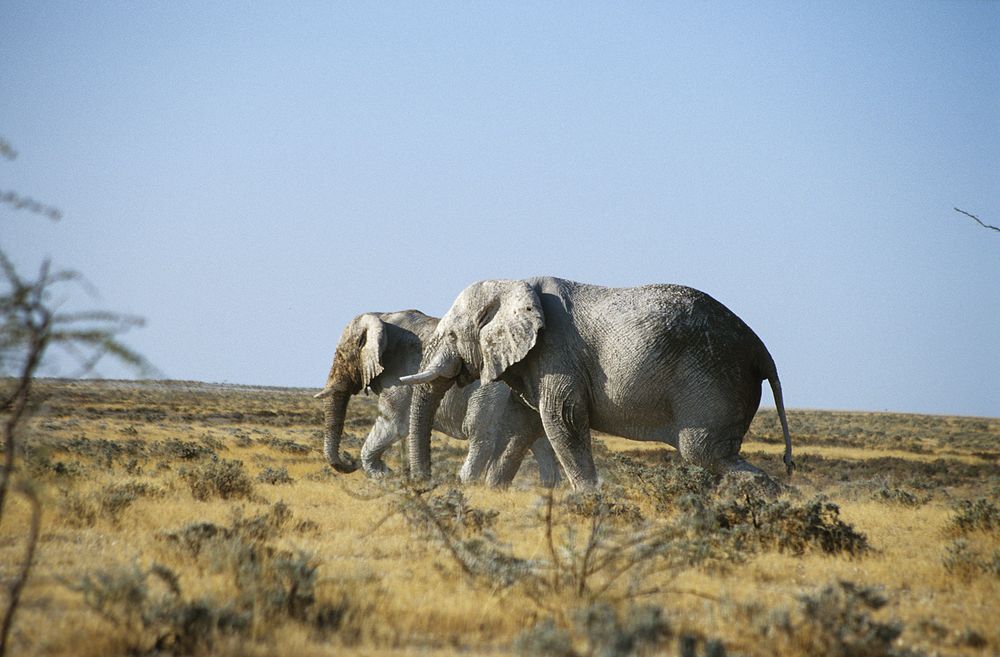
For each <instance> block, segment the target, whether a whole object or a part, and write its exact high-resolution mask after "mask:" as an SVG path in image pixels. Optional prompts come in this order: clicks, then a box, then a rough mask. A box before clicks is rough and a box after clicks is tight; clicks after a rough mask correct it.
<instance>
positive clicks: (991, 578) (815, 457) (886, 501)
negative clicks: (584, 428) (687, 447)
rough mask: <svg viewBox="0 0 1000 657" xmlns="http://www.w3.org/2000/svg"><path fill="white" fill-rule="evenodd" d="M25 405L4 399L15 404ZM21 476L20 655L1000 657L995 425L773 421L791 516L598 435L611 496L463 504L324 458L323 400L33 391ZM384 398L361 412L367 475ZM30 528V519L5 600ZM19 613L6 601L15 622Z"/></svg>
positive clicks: (980, 421)
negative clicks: (372, 432) (370, 434)
mask: <svg viewBox="0 0 1000 657" xmlns="http://www.w3.org/2000/svg"><path fill="white" fill-rule="evenodd" d="M8 383H9V382H4V381H0V385H6V384H8ZM35 392H36V393H37V394H36V398H37V400H38V401H37V402H36V405H35V407H34V408H33V414H32V417H31V420H30V422H28V423H27V424H26V425H25V426H24V428H23V430H22V431H21V433H20V435H19V436H18V441H19V442H18V453H17V465H16V468H17V470H16V471H17V473H18V477H19V478H22V479H30V481H32V482H33V486H34V488H35V490H36V491H37V494H38V498H39V500H40V502H41V508H42V515H41V531H40V534H39V541H38V545H37V551H36V554H35V559H34V567H33V569H32V571H31V574H30V577H29V579H28V580H27V585H26V588H25V589H24V592H23V596H22V599H21V603H20V606H19V608H18V610H17V614H16V617H15V619H14V628H13V632H12V634H11V646H10V647H11V652H10V654H13V655H32V656H34V655H46V656H48V655H53V656H60V655H66V656H69V655H73V656H74V657H97V656H103V655H175V654H176V655H222V656H226V655H296V656H297V657H309V656H312V655H316V656H319V655H340V654H354V655H409V654H418V655H429V656H437V655H441V656H444V655H521V656H533V655H559V656H565V657H571V656H574V655H576V656H581V657H583V656H589V655H595V656H598V655H599V656H611V655H615V656H626V655H685V656H688V655H698V656H701V655H705V656H706V657H708V656H714V657H719V656H721V655H731V656H732V655H748V656H749V655H761V656H763V655H768V656H772V655H789V656H799V655H802V656H805V655H843V656H848V655H852V656H853V655H858V656H865V655H914V656H918V655H996V654H1000V622H998V619H1000V508H998V504H1000V465H998V459H1000V419H985V418H962V417H941V416H916V415H899V414H888V413H878V414H874V413H848V412H826V411H806V410H799V411H796V410H792V411H790V412H789V424H790V428H791V431H792V437H793V443H794V447H795V461H796V463H797V466H798V468H797V470H796V472H795V474H794V476H793V477H792V478H790V479H789V478H788V477H786V476H785V474H784V466H783V464H782V462H781V454H782V450H783V443H782V438H781V431H780V428H779V426H778V422H777V417H776V415H775V413H774V412H773V411H769V410H767V409H762V410H761V411H760V412H759V413H758V415H757V418H756V419H755V420H754V423H753V426H752V428H751V431H750V434H749V435H748V436H747V439H746V441H745V442H744V445H743V453H744V456H745V457H746V458H747V459H748V460H750V461H751V462H752V463H754V464H755V465H757V466H759V467H761V468H762V469H764V470H765V471H766V472H768V473H769V474H770V475H771V476H772V477H773V478H774V479H775V480H776V481H778V482H780V483H781V487H782V490H781V492H780V493H778V494H777V495H776V496H773V495H764V494H762V492H761V491H759V490H756V489H753V488H750V487H747V486H746V485H745V484H744V483H742V482H740V481H736V480H729V479H723V480H720V479H718V478H717V477H714V476H712V475H711V474H710V473H708V472H705V471H703V470H701V469H699V468H697V467H694V466H690V465H687V464H685V463H683V462H682V461H681V460H680V459H679V458H678V456H677V454H676V452H674V451H673V450H672V449H671V448H669V447H667V446H664V445H652V444H645V443H637V442H631V441H626V440H621V439H618V438H613V437H609V436H603V435H598V436H595V446H594V451H595V459H596V462H597V467H598V471H599V473H600V475H601V479H602V484H601V486H600V488H599V489H598V490H597V491H594V492H587V493H575V492H573V491H571V490H569V489H568V487H567V486H566V484H565V482H564V483H562V484H561V485H560V486H559V487H557V488H556V489H555V490H553V491H549V490H547V489H544V488H541V487H540V486H538V483H537V482H538V476H537V469H536V468H535V465H534V463H533V462H532V461H531V459H530V458H529V459H526V461H525V464H524V466H523V467H522V469H521V472H520V473H519V474H518V476H517V478H516V479H515V481H514V484H513V486H511V487H510V488H509V489H507V490H502V491H497V490H492V489H488V488H485V487H483V486H481V485H475V484H472V485H462V484H461V483H460V482H459V481H458V480H457V478H456V473H457V472H458V469H459V466H460V464H461V462H462V459H463V458H464V455H465V444H464V443H463V442H461V441H457V440H453V439H450V438H446V437H444V436H441V435H437V434H435V437H434V441H433V443H432V454H433V468H434V480H433V482H432V483H430V484H420V485H417V484H411V483H409V482H407V481H406V479H405V478H404V477H403V476H402V474H401V473H402V472H403V470H404V468H403V467H402V463H403V462H404V461H403V458H404V454H403V452H402V447H401V446H400V447H394V448H392V449H391V450H390V453H389V454H388V455H387V459H386V461H387V463H388V464H389V465H390V467H392V468H393V473H392V474H391V475H390V476H388V477H387V478H385V479H383V480H380V481H376V480H371V479H367V478H365V477H364V476H363V475H362V474H361V472H360V471H359V472H356V473H353V474H350V475H344V474H337V473H335V472H334V471H333V470H331V469H330V468H329V467H328V466H327V465H326V463H325V462H324V460H323V458H322V454H321V443H322V430H321V425H322V409H321V404H320V402H319V401H317V400H314V399H312V396H311V393H312V392H315V391H313V390H303V389H278V388H251V387H241V386H220V385H209V384H201V383H185V382H114V381H70V380H40V381H37V382H36V384H35ZM374 416H375V404H374V398H371V397H368V398H365V397H363V396H362V397H357V398H355V399H354V400H352V402H351V406H350V409H349V415H348V421H347V426H346V429H345V441H344V445H343V447H344V448H345V451H347V452H348V453H350V454H353V455H354V456H356V455H357V453H358V449H359V447H360V444H361V441H362V440H363V438H364V436H365V434H366V433H367V431H368V429H369V427H370V426H371V423H372V421H373V419H374ZM30 519H31V506H30V505H29V503H28V501H27V498H26V497H25V496H23V495H12V496H11V497H10V499H9V501H8V510H7V512H6V514H5V518H4V522H3V525H2V527H0V580H2V583H3V584H4V586H3V589H4V591H6V590H7V588H8V584H9V583H10V582H11V581H13V580H14V579H15V578H16V573H17V571H18V569H19V567H20V563H21V561H22V559H23V555H24V550H25V546H26V542H27V539H28V535H29V533H30V532H29V526H30ZM4 608H6V604H5V605H4Z"/></svg>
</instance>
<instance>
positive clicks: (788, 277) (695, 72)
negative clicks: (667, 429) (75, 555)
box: [0, 0, 1000, 416]
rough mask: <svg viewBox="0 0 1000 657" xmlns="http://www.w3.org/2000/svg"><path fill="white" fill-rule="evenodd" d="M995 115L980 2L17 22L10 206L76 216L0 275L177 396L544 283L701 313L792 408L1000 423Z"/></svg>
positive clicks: (103, 8) (5, 183) (59, 10)
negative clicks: (609, 289)
mask: <svg viewBox="0 0 1000 657" xmlns="http://www.w3.org/2000/svg"><path fill="white" fill-rule="evenodd" d="M288 5H291V6H288ZM998 117H1000V3H995V2H947V3H946V2H940V3H938V2H899V3H895V2H891V3H887V2H858V3H852V2H847V3H844V2H831V3H823V2H808V3H787V2H778V3H768V2H763V3H737V2H722V3H714V2H713V3H628V4H624V5H622V4H621V3H604V2H600V3H579V2H572V3H569V2H567V3H517V2H512V3H487V2H472V3H470V2H456V3H403V2H392V3H388V2H387V3H330V2H318V3H315V4H311V3H250V4H246V3H223V2H218V3H204V2H190V3H188V2H171V3H159V4H156V3H117V2H114V3H104V2H88V3H80V2H67V3H52V2H44V1H37V0H35V1H31V2H17V1H11V0H5V1H4V2H3V3H0V136H3V137H4V138H5V139H6V140H8V141H9V142H10V143H11V144H12V145H13V146H14V147H15V148H16V149H17V151H18V153H19V157H18V158H17V159H16V160H15V161H13V162H7V161H0V190H8V189H13V190H16V191H18V192H19V193H21V194H25V195H30V196H33V197H35V198H39V199H42V200H44V201H45V202H47V203H50V204H53V205H55V206H58V207H59V208H60V209H61V210H62V211H63V212H64V214H65V218H64V219H63V220H62V221H60V222H58V223H53V222H50V221H48V220H45V219H42V218H40V217H38V216H35V215H31V214H26V213H24V212H15V211H13V210H11V209H10V208H9V207H7V206H0V247H2V248H3V249H4V250H5V251H6V252H7V253H8V254H9V255H10V256H11V257H12V259H13V260H14V261H15V262H16V263H17V264H18V265H19V266H21V267H22V268H23V269H25V270H29V269H34V268H35V267H36V266H37V263H38V262H39V261H40V260H41V259H42V258H43V257H44V256H46V255H50V256H51V257H52V258H53V260H54V261H55V262H56V263H57V264H58V265H61V266H63V267H70V268H74V269H78V270H80V271H82V272H84V274H85V275H86V276H87V278H88V280H89V281H91V282H92V283H93V284H94V285H95V286H96V287H97V288H98V289H99V290H100V293H101V296H100V298H98V299H91V298H86V297H85V296H84V297H83V298H82V299H80V300H68V301H67V304H70V305H72V304H74V303H80V304H82V305H87V306H99V307H104V308H110V309H114V310H118V311H123V312H129V313H135V314H138V315H142V316H144V317H145V318H146V319H147V322H148V323H147V326H146V327H145V328H143V329H141V330H139V331H136V332H134V333H130V334H129V335H128V336H127V339H126V341H127V342H128V343H129V344H130V345H131V346H133V347H135V348H137V349H138V350H140V351H142V352H143V353H144V354H145V355H146V356H147V357H148V358H149V359H150V360H151V361H152V362H153V363H154V364H155V365H156V366H158V367H159V368H160V370H162V372H163V373H164V374H165V375H166V376H168V377H170V378H178V379H196V380H203V381H218V382H222V381H226V382H231V383H247V384H264V385H289V386H317V387H318V386H320V385H322V383H323V380H324V377H325V374H326V371H327V368H328V367H329V361H330V359H331V357H332V354H333V348H334V346H335V344H336V341H337V339H338V338H339V335H340V332H341V330H342V328H343V326H344V324H345V323H346V322H347V321H348V320H349V319H350V318H351V317H353V316H354V315H356V314H358V313H360V312H365V311H371V310H396V309H401V308H410V307H416V308H420V309H422V310H424V311H425V312H428V313H430V314H436V315H440V314H443V313H444V311H445V310H447V308H448V307H449V306H450V304H451V301H452V300H453V299H454V297H455V296H456V295H457V293H458V292H459V291H461V289H462V288H463V287H465V286H466V285H467V284H469V283H471V282H473V281H475V280H479V279H484V278H524V277H529V276H534V275H541V274H547V275H556V276H561V277H564V278H571V279H575V280H580V281H586V282H592V283H599V284H605V285H613V286H627V285H635V284H644V283H652V282H673V283H683V284H687V285H691V286H693V287H697V288H699V289H702V290H704V291H706V292H708V293H710V294H712V295H713V296H715V297H716V298H718V299H719V300H721V301H722V302H723V303H725V304H726V305H728V306H729V307H730V308H731V309H733V310H734V311H735V312H736V313H737V314H739V315H740V316H741V317H743V318H744V319H745V320H746V321H747V322H748V323H749V324H750V325H751V326H752V327H753V328H754V330H755V331H756V332H757V333H758V334H759V335H760V336H761V337H762V338H763V339H764V341H765V343H766V344H767V345H768V347H769V349H770V350H771V353H772V355H773V356H774V358H775V360H776V362H777V364H778V368H779V372H780V375H781V378H782V382H783V387H784V390H785V397H786V403H787V404H788V405H789V406H791V407H799V408H839V409H856V410H897V411H910V412H927V413H953V414H966V415H984V416H1000V387H998V383H1000V340H998V339H997V336H998V335H1000V234H997V233H996V232H995V231H989V230H984V229H982V228H980V227H979V226H977V225H976V224H975V223H974V222H973V221H972V220H970V219H968V218H965V217H962V216H961V215H959V214H957V213H956V212H954V210H953V209H952V208H953V207H954V206H958V207H960V208H963V209H965V210H968V211H969V212H973V213H975V214H978V215H979V216H980V217H981V218H982V219H983V220H984V221H986V222H987V223H992V224H996V225H1000V118H998ZM98 370H99V372H100V373H101V374H102V375H104V376H119V375H121V372H120V371H119V370H118V369H117V368H115V367H114V366H110V365H108V366H103V367H99V368H98ZM764 399H765V401H764V403H765V404H767V403H771V402H770V396H769V393H768V392H766V391H765V396H764Z"/></svg>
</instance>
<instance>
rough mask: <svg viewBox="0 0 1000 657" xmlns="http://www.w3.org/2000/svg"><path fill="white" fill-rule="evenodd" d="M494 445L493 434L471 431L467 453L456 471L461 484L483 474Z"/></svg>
mask: <svg viewBox="0 0 1000 657" xmlns="http://www.w3.org/2000/svg"><path fill="white" fill-rule="evenodd" d="M495 445H496V438H495V436H490V435H484V434H483V433H482V432H480V431H476V432H473V433H472V434H471V435H470V436H469V453H468V454H466V456H465V463H463V464H462V469H461V470H459V472H458V478H459V479H460V480H461V481H462V483H463V484H468V483H470V482H473V481H476V480H477V479H479V478H480V477H481V476H482V475H483V471H484V470H486V466H487V465H489V463H490V460H492V458H493V449H494V447H495Z"/></svg>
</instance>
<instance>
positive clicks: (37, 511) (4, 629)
mask: <svg viewBox="0 0 1000 657" xmlns="http://www.w3.org/2000/svg"><path fill="white" fill-rule="evenodd" d="M17 492H19V493H21V494H22V495H24V496H25V497H27V498H28V501H29V502H30V503H31V528H30V529H29V531H28V544H27V546H25V548H24V561H22V562H21V568H20V570H18V572H17V576H16V577H15V578H14V581H13V582H11V584H10V589H9V592H8V594H7V610H6V611H5V612H4V616H3V624H2V625H0V657H3V656H4V655H6V654H7V645H8V644H7V640H8V638H9V636H10V628H11V626H12V625H13V624H14V612H15V611H17V605H18V603H19V602H20V600H21V593H22V592H23V591H24V585H25V583H26V582H27V581H28V574H29V573H30V572H31V566H32V565H33V564H34V560H35V548H36V547H37V545H38V534H39V530H40V528H41V521H42V505H41V503H40V502H39V501H38V494H37V493H36V492H35V489H34V488H33V487H32V486H31V485H30V484H29V483H25V482H22V483H21V485H19V486H18V488H17Z"/></svg>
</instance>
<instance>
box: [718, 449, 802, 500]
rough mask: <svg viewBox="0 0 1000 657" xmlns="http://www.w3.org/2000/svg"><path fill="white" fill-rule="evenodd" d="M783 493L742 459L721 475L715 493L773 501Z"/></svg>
mask: <svg viewBox="0 0 1000 657" xmlns="http://www.w3.org/2000/svg"><path fill="white" fill-rule="evenodd" d="M784 491H785V487H784V486H782V485H781V484H779V483H778V482H776V481H775V480H774V479H772V478H771V477H770V476H768V475H767V473H765V472H764V471H763V470H760V469H758V468H755V467H754V466H752V465H750V464H749V463H747V462H746V461H743V460H742V459H741V460H740V461H737V462H735V463H733V464H732V465H731V466H730V467H728V468H727V469H726V470H725V471H724V472H723V475H722V480H721V481H720V482H719V487H718V489H717V492H718V494H719V495H720V496H723V497H744V496H747V495H749V496H750V497H754V498H758V497H762V498H766V499H774V498H776V497H778V496H779V495H780V494H781V493H783V492H784Z"/></svg>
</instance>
